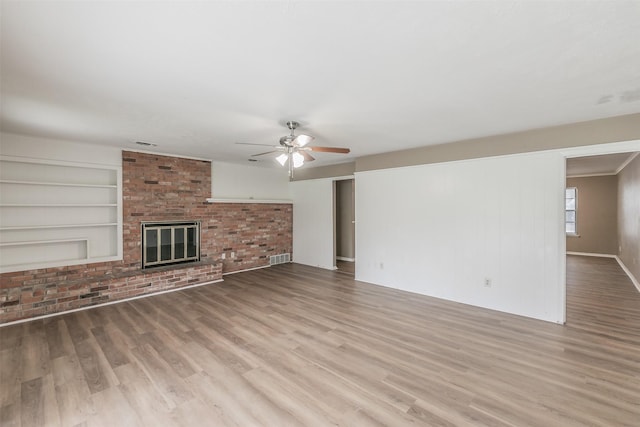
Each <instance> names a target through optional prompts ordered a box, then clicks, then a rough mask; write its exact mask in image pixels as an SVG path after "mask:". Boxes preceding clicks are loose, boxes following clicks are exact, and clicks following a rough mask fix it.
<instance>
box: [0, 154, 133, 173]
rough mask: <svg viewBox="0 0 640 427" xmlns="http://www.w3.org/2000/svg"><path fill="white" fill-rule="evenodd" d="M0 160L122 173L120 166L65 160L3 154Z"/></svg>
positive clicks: (0, 155)
mask: <svg viewBox="0 0 640 427" xmlns="http://www.w3.org/2000/svg"><path fill="white" fill-rule="evenodd" d="M0 160H4V161H7V162H15V163H37V164H41V165H53V166H67V167H73V168H82V169H109V170H116V169H118V170H120V171H122V165H114V164H111V163H92V162H69V161H66V160H57V159H40V158H37V157H27V156H7V155H5V154H0Z"/></svg>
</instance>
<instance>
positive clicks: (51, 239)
mask: <svg viewBox="0 0 640 427" xmlns="http://www.w3.org/2000/svg"><path fill="white" fill-rule="evenodd" d="M0 184H1V185H2V192H1V193H0V272H7V271H21V270H27V269H32V268H45V267H53V266H66V265H74V264H79V263H86V262H101V261H106V260H114V259H121V258H122V169H121V168H120V167H117V166H109V165H105V166H102V165H95V164H91V165H87V164H71V163H68V162H60V161H45V160H43V159H26V158H16V157H9V156H0Z"/></svg>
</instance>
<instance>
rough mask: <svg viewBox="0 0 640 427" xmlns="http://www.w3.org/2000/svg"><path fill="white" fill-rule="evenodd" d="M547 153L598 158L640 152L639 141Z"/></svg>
mask: <svg viewBox="0 0 640 427" xmlns="http://www.w3.org/2000/svg"><path fill="white" fill-rule="evenodd" d="M549 151H554V152H560V153H561V154H562V155H563V156H564V157H567V158H570V157H585V156H598V155H601V154H615V153H628V152H631V151H640V139H634V140H631V141H620V142H610V143H604V144H593V145H583V146H580V147H570V148H558V149H552V150H549Z"/></svg>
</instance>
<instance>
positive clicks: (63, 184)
mask: <svg viewBox="0 0 640 427" xmlns="http://www.w3.org/2000/svg"><path fill="white" fill-rule="evenodd" d="M0 184H19V185H48V186H53V187H92V188H118V186H117V185H115V184H76V183H69V182H41V181H14V180H10V179H0Z"/></svg>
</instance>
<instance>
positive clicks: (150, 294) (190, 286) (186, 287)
mask: <svg viewBox="0 0 640 427" xmlns="http://www.w3.org/2000/svg"><path fill="white" fill-rule="evenodd" d="M220 282H224V280H222V279H218V280H212V281H211V282H204V283H196V284H193V285H188V286H182V287H180V288H173V289H166V290H164V291H158V292H152V293H148V294H143V295H136V296H135V297H130V298H123V299H119V300H117V301H109V302H103V303H101V304H95V305H88V306H86V307H80V308H72V309H71V310H65V311H59V312H57V313H51V314H43V315H41V316H36V317H29V318H27V319H20V320H13V321H11V322H6V323H1V324H0V328H2V327H5V326H10V325H17V324H18V323H25V322H31V321H32V320H40V319H46V318H48V317H55V316H62V315H63V314H68V313H75V312H76V311H84V310H90V309H92V308H98V307H104V306H106V305H113V304H120V303H121V302H127V301H133V300H137V299H141V298H146V297H152V296H154V295H162V294H168V293H170V292H176V291H182V290H185V289H191V288H197V287H199V286H205V285H212V284H214V283H220Z"/></svg>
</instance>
